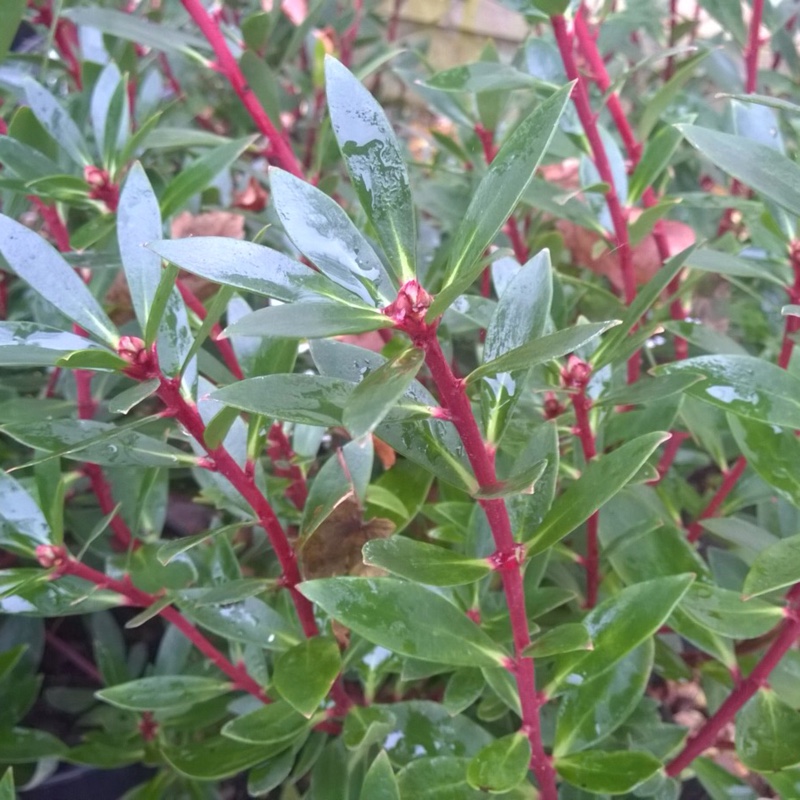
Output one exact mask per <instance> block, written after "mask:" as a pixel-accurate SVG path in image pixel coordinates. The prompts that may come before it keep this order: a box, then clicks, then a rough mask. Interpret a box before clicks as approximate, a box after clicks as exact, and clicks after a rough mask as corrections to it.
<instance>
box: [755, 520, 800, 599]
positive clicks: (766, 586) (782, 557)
mask: <svg viewBox="0 0 800 800" xmlns="http://www.w3.org/2000/svg"><path fill="white" fill-rule="evenodd" d="M798 581H800V534H797V535H796V536H789V537H788V538H786V539H781V540H780V541H779V542H776V543H775V544H773V545H772V546H771V547H768V548H767V549H766V550H763V551H761V552H760V553H759V554H758V555H757V556H756V559H755V561H754V562H753V564H752V566H751V567H750V571H749V572H748V573H747V577H746V578H745V580H744V586H743V587H742V593H743V594H744V596H745V598H748V599H749V598H751V597H758V596H759V595H762V594H767V593H768V592H774V591H775V590H776V589H783V588H785V587H787V586H792V585H794V584H795V583H797V582H798Z"/></svg>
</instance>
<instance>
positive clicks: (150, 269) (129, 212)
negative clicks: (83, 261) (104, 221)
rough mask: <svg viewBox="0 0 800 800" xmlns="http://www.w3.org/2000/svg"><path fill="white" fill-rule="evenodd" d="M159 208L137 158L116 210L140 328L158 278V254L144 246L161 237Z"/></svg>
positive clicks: (121, 247) (123, 255)
mask: <svg viewBox="0 0 800 800" xmlns="http://www.w3.org/2000/svg"><path fill="white" fill-rule="evenodd" d="M161 235H162V229H161V211H160V210H159V208H158V200H157V198H156V196H155V193H154V192H153V187H152V186H151V185H150V181H149V180H148V178H147V175H146V174H145V171H144V169H143V168H142V165H141V164H140V163H139V162H138V161H137V162H136V163H135V164H134V165H133V166H132V167H131V170H130V172H129V173H128V177H127V178H126V179H125V185H124V186H123V187H122V192H121V193H120V198H119V209H118V211H117V241H118V243H119V252H120V255H121V256H122V268H123V269H124V270H125V280H126V281H127V283H128V288H129V289H130V293H131V303H132V304H133V310H134V312H135V313H136V318H137V319H138V320H139V324H140V325H141V327H142V330H144V329H145V328H146V327H147V318H148V317H149V316H150V307H151V305H152V302H153V298H154V297H155V294H156V291H157V290H158V284H159V282H160V281H161V257H160V256H159V255H158V254H157V253H155V252H153V250H149V249H147V248H146V247H145V245H146V244H149V243H150V242H155V241H157V240H158V239H160V238H161Z"/></svg>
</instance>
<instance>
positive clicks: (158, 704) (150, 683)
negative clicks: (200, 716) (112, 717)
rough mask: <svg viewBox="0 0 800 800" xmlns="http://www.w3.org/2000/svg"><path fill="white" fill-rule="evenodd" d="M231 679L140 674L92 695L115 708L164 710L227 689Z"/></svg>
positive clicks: (205, 698)
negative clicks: (138, 677)
mask: <svg viewBox="0 0 800 800" xmlns="http://www.w3.org/2000/svg"><path fill="white" fill-rule="evenodd" d="M231 689H232V686H231V684H230V683H225V682H224V681H219V680H217V679H216V678H201V677H199V676H196V675H162V676H158V677H152V678H140V679H139V680H136V681H131V682H130V683H121V684H119V685H117V686H110V687H109V688H108V689H101V690H100V691H99V692H95V695H96V696H97V697H99V698H100V699H101V700H105V701H106V702H107V703H111V705H113V706H117V708H126V709H130V710H131V711H164V710H167V709H171V708H178V707H180V706H187V705H192V704H194V703H202V702H203V701H205V700H210V699H211V698H212V697H217V696H219V695H221V694H226V693H227V692H230V691H231Z"/></svg>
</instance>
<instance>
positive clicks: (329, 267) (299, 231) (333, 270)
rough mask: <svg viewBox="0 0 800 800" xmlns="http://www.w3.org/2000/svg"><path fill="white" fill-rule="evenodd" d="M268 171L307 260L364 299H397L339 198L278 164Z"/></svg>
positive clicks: (277, 201)
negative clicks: (322, 190)
mask: <svg viewBox="0 0 800 800" xmlns="http://www.w3.org/2000/svg"><path fill="white" fill-rule="evenodd" d="M269 176H270V188H271V189H272V193H273V198H274V201H275V210H276V211H277V212H278V216H279V217H280V220H281V224H282V225H283V227H284V230H285V231H286V233H287V234H288V235H289V238H290V239H291V240H292V242H293V243H294V245H295V247H297V249H298V250H300V252H301V253H303V254H304V255H305V256H306V258H308V259H309V261H311V262H313V263H314V264H316V265H317V266H318V267H319V268H320V270H321V271H322V272H323V274H325V275H327V276H328V277H329V278H330V279H331V280H332V281H335V282H336V283H338V284H339V285H340V286H343V287H344V288H345V289H348V290H349V291H351V292H353V294H355V295H356V296H357V297H358V298H359V299H360V300H362V301H363V302H365V303H369V304H370V305H375V299H376V297H383V298H385V299H387V300H388V299H393V295H394V294H395V293H396V291H395V289H394V287H393V286H392V280H391V278H390V277H389V275H388V274H387V272H386V269H385V268H384V266H383V263H382V262H381V260H380V258H378V256H377V254H376V253H375V251H374V250H373V249H372V245H371V244H370V243H369V242H368V241H367V239H366V238H365V237H364V235H363V234H362V233H361V232H360V231H359V230H358V228H356V226H355V225H353V223H352V222H351V221H350V218H349V217H348V216H347V214H346V213H345V212H344V210H343V209H342V207H341V206H340V205H339V204H338V203H336V202H335V201H334V200H333V199H332V198H330V197H328V195H326V194H325V193H324V192H321V191H320V190H319V189H317V188H316V187H315V186H313V185H312V184H310V183H308V182H307V181H303V180H300V179H299V178H296V177H295V176H294V175H292V174H290V173H288V172H284V171H283V170H281V169H277V168H276V167H271V168H270V171H269Z"/></svg>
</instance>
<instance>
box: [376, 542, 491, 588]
mask: <svg viewBox="0 0 800 800" xmlns="http://www.w3.org/2000/svg"><path fill="white" fill-rule="evenodd" d="M363 554H364V563H365V564H369V565H370V566H373V567H381V568H382V569H385V570H387V571H388V572H391V573H392V574H393V575H399V576H400V577H402V578H408V579H409V580H412V581H416V582H417V583H424V584H427V585H429V586H459V585H460V584H464V583H474V582H475V581H478V580H480V579H481V578H484V577H485V576H486V575H488V574H489V573H490V572H491V571H492V568H491V566H490V565H489V563H488V562H487V561H486V559H483V558H468V557H467V556H464V555H461V553H455V552H453V551H452V550H447V549H446V548H444V547H439V546H437V545H433V544H427V543H425V542H418V541H415V540H414V539H409V538H408V537H407V536H393V537H392V538H390V539H373V540H372V541H370V542H367V543H366V544H365V545H364V550H363Z"/></svg>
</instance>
